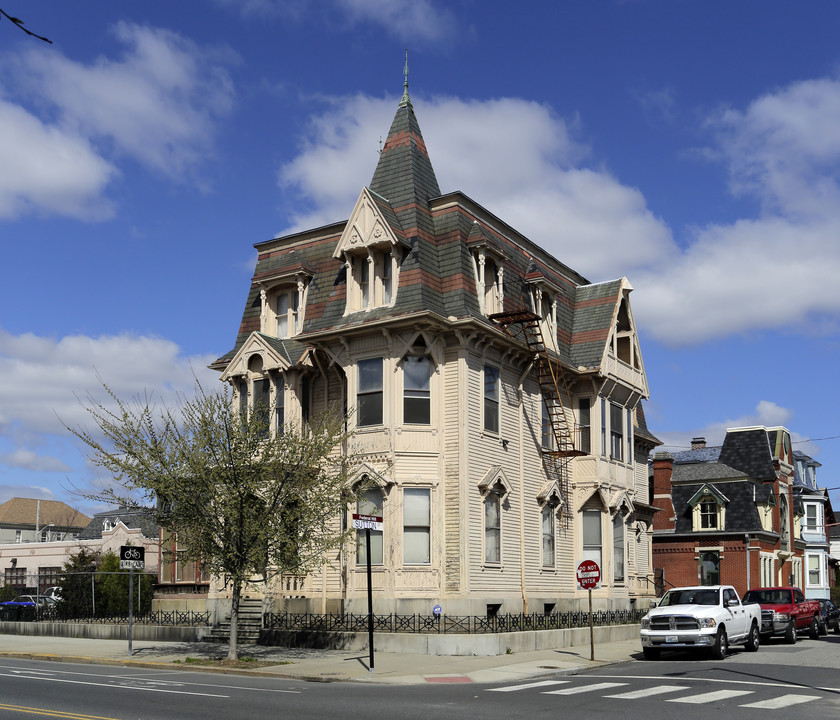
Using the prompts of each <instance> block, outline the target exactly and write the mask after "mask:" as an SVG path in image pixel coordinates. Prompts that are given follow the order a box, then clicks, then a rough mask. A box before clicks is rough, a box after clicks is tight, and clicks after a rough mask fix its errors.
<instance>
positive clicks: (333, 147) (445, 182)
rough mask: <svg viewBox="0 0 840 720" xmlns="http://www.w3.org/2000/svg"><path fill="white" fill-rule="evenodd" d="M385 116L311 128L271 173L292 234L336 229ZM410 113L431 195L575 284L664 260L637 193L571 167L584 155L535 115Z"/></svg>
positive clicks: (367, 101)
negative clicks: (454, 202) (297, 199)
mask: <svg viewBox="0 0 840 720" xmlns="http://www.w3.org/2000/svg"><path fill="white" fill-rule="evenodd" d="M396 107H397V100H396V99H395V98H394V99H392V98H387V99H376V98H371V97H368V96H363V95H357V96H355V97H352V98H342V99H340V100H338V99H337V100H334V101H332V103H331V105H330V108H329V109H328V110H327V111H325V112H323V113H322V114H320V115H316V116H314V117H313V118H312V119H311V121H310V134H309V136H308V138H307V140H306V143H305V145H304V146H303V148H302V150H301V152H300V154H299V155H298V156H297V157H296V158H295V159H294V160H292V161H291V162H289V163H288V164H286V165H285V166H283V168H281V171H280V183H281V186H282V187H283V188H284V189H286V190H290V189H293V190H295V191H297V193H298V194H299V195H300V196H302V198H303V200H304V201H306V203H307V205H308V208H307V212H305V213H304V214H301V215H298V216H297V217H295V218H294V227H293V228H292V229H304V228H308V227H312V226H315V225H320V224H325V223H328V222H333V221H336V220H341V219H344V218H346V217H347V215H348V214H349V212H350V209H351V208H352V207H353V203H354V202H355V200H356V197H358V194H359V191H360V190H361V188H362V186H363V185H367V184H368V183H369V182H370V180H371V177H372V176H373V170H374V168H375V167H376V160H377V155H376V150H377V146H376V145H375V142H376V139H377V138H380V137H382V138H384V136H385V135H386V134H387V132H388V127H389V126H390V123H391V120H392V119H393V116H394V112H395V110H396ZM415 108H416V110H417V112H418V119H419V121H420V125H421V128H422V130H423V137H424V139H425V141H426V146H427V148H428V149H429V154H430V157H431V160H432V164H433V166H434V168H435V172H436V174H437V178H438V182H439V184H440V186H441V191H442V192H449V191H452V190H463V191H464V192H465V193H466V194H467V195H469V196H470V197H472V198H473V199H474V200H476V201H477V202H479V203H481V204H482V205H484V206H485V207H486V208H487V209H488V210H490V211H491V212H493V213H494V214H496V215H497V216H499V217H501V218H503V219H504V220H505V221H506V222H508V223H510V224H511V225H512V226H513V227H515V228H516V229H517V230H519V231H520V232H522V233H523V234H525V235H526V236H528V237H529V238H530V239H532V240H534V241H535V242H537V243H538V244H540V245H542V246H543V247H545V248H546V249H547V250H549V252H552V253H553V254H555V255H556V256H557V258H558V259H559V260H561V261H562V262H564V263H566V264H567V265H569V266H571V267H572V268H574V269H575V270H577V271H579V272H581V273H582V274H584V275H587V276H589V277H591V278H592V279H593V280H603V279H607V278H612V277H616V276H620V275H625V274H629V272H630V270H632V269H633V268H636V267H641V266H644V265H646V264H649V263H650V262H652V261H653V260H654V259H655V258H660V257H664V256H668V255H670V254H671V253H672V252H673V251H674V248H673V244H672V241H671V238H670V234H669V232H668V229H667V228H666V227H665V225H664V224H663V223H662V222H661V221H660V220H658V219H657V218H655V217H654V216H653V214H652V213H651V212H650V211H649V210H648V209H647V207H646V206H645V202H644V198H643V196H642V194H641V193H640V192H639V191H638V190H636V189H634V188H628V187H626V186H624V185H621V183H620V182H618V180H616V179H615V178H614V177H612V175H610V174H609V173H608V172H606V171H603V170H598V169H588V168H582V167H577V165H579V164H581V163H582V161H583V160H584V159H585V157H586V155H587V148H586V147H585V146H583V145H581V144H580V143H578V142H577V141H576V140H575V139H574V137H573V135H574V133H573V129H572V128H570V127H569V124H568V123H567V122H565V121H564V120H563V119H561V118H558V117H556V116H555V115H553V114H552V113H551V111H550V110H549V109H548V108H546V107H545V106H543V105H540V104H538V103H534V102H528V101H525V100H519V99H515V98H503V99H498V100H488V101H477V100H472V101H465V100H460V99H457V98H438V99H433V100H430V101H424V102H415ZM479 119H480V121H479ZM298 207H299V205H298Z"/></svg>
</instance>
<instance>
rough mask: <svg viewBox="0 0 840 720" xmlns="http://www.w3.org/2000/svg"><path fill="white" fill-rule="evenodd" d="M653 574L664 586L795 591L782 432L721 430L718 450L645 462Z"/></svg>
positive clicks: (789, 476) (794, 528) (787, 456)
mask: <svg viewBox="0 0 840 720" xmlns="http://www.w3.org/2000/svg"><path fill="white" fill-rule="evenodd" d="M652 464H653V479H652V485H653V487H652V496H653V499H652V504H653V505H654V507H656V508H657V509H658V510H659V512H657V513H656V515H655V516H654V520H653V528H654V529H653V567H654V572H655V574H656V577H657V585H658V589H659V591H660V593H661V592H662V591H663V590H666V589H667V588H669V587H672V586H679V585H696V584H701V585H704V584H705V585H713V584H717V583H725V584H730V585H734V586H735V588H736V589H737V590H738V592H739V593H741V594H743V593H744V592H746V591H747V590H748V589H750V588H754V587H761V586H767V585H779V584H784V585H788V584H793V585H797V586H800V587H802V586H803V575H802V569H803V554H804V549H805V545H806V543H805V541H804V540H802V538H801V533H800V524H799V518H800V517H801V515H802V506H801V503H800V502H799V500H798V496H797V493H795V492H794V456H793V452H792V450H791V445H790V433H789V432H788V430H787V429H786V428H783V427H775V428H765V427H746V428H732V429H728V430H727V431H726V438H725V440H724V442H723V445H722V446H720V447H706V443H705V441H704V440H703V439H702V438H698V439H696V440H695V441H694V442H693V443H692V449H691V450H688V451H685V452H680V453H674V454H670V453H665V452H660V453H656V454H655V455H654V456H653V461H652Z"/></svg>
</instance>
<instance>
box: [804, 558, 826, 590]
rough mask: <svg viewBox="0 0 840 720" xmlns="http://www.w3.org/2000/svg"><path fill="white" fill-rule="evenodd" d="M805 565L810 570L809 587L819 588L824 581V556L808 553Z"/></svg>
mask: <svg viewBox="0 0 840 720" xmlns="http://www.w3.org/2000/svg"><path fill="white" fill-rule="evenodd" d="M805 563H806V566H807V568H808V578H807V583H808V587H819V586H821V585H822V584H823V581H822V555H820V554H818V553H806V555H805Z"/></svg>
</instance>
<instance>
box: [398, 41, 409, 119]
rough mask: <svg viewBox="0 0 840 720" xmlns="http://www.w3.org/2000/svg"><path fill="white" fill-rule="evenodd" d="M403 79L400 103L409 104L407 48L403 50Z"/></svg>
mask: <svg viewBox="0 0 840 720" xmlns="http://www.w3.org/2000/svg"><path fill="white" fill-rule="evenodd" d="M403 72H404V74H405V81H404V82H403V96H402V100H400V105H411V98H410V97H408V48H406V50H405V70H404V71H403Z"/></svg>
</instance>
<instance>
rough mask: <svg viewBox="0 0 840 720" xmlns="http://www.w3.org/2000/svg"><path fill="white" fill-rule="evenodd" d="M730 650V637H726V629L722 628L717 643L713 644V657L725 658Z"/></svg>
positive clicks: (717, 658) (716, 639)
mask: <svg viewBox="0 0 840 720" xmlns="http://www.w3.org/2000/svg"><path fill="white" fill-rule="evenodd" d="M728 650H729V639H728V638H727V637H726V630H724V629H723V628H721V629H720V630H718V634H717V638H715V644H714V645H713V646H712V657H713V658H714V659H715V660H725V659H726V653H727V652H728Z"/></svg>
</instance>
